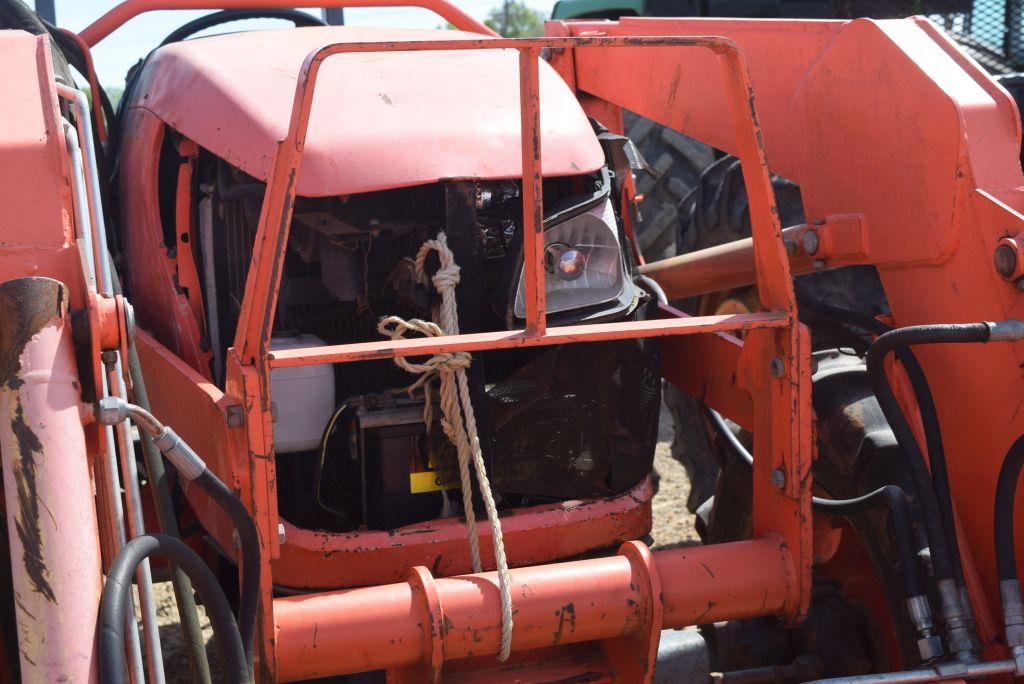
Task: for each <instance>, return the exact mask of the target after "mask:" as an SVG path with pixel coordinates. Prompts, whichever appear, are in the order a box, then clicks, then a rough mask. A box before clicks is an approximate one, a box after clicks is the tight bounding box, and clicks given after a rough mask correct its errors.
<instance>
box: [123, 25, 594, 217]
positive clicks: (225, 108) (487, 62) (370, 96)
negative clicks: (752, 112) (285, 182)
mask: <svg viewBox="0 0 1024 684" xmlns="http://www.w3.org/2000/svg"><path fill="white" fill-rule="evenodd" d="M480 38H481V36H480V35H479V34H475V33H465V32H458V31H441V30H436V31H433V30H432V31H427V30H419V29H399V28H370V27H362V26H331V27H309V28H303V29H301V30H295V31H288V30H265V31H248V32H242V33H234V34H225V35H220V36H211V37H206V38H203V39H202V40H195V41H183V42H181V43H175V44H172V45H167V46H165V47H163V48H160V49H159V50H157V51H156V52H154V53H153V54H152V56H150V58H149V60H148V61H147V64H146V69H145V70H144V72H143V74H142V75H141V77H140V80H139V82H138V84H137V87H136V88H135V89H134V90H133V93H134V95H133V99H132V101H131V103H130V104H129V106H134V107H137V108H143V109H145V110H147V111H149V112H152V113H154V114H156V116H157V117H159V118H160V119H162V120H163V121H165V122H166V123H167V124H168V125H170V126H171V127H172V128H173V129H174V130H176V131H177V132H178V133H180V134H182V135H184V136H185V137H187V138H189V139H190V140H193V141H195V142H196V143H197V144H198V145H199V146H200V147H202V148H204V149H206V150H209V151H210V152H212V153H214V154H216V155H217V156H218V157H221V158H222V159H224V160H226V161H227V162H229V163H231V164H232V165H234V166H236V167H238V168H240V169H241V170H242V171H245V172H246V173H248V174H249V175H251V176H253V177H255V178H258V179H260V180H266V179H267V178H268V177H269V176H270V174H271V164H272V162H273V159H274V151H275V149H276V145H277V142H278V141H279V140H281V139H282V138H284V137H285V135H286V134H287V132H288V128H287V126H288V122H289V115H290V113H291V106H292V101H293V95H294V90H295V76H296V74H298V73H299V71H300V68H301V67H302V62H303V59H305V57H306V56H307V55H308V54H309V53H310V52H312V51H314V50H317V49H320V48H322V47H323V46H325V45H329V44H332V43H338V42H370V41H396V42H397V41H423V40H467V41H468V40H480ZM538 66H539V69H538V74H537V75H538V79H539V80H538V86H539V90H540V97H541V99H542V100H543V103H544V106H543V112H542V116H541V120H540V126H541V130H542V134H543V138H544V140H545V152H544V158H543V166H544V174H545V176H548V177H550V176H566V175H577V174H581V173H588V172H590V171H594V170H596V169H598V168H600V167H601V165H602V164H604V155H603V153H602V151H601V147H600V145H599V144H598V141H597V137H596V136H595V135H594V131H593V128H592V127H591V126H590V123H589V122H588V121H587V118H586V116H585V115H584V113H583V112H582V111H580V107H579V104H578V103H577V102H576V98H575V97H573V94H572V91H571V90H570V89H569V88H568V86H567V85H566V84H565V82H563V81H562V79H560V78H559V77H558V75H557V74H556V73H555V72H554V71H553V70H552V69H551V67H549V66H548V65H547V63H541V64H539V65H538ZM518 68H519V67H518V60H517V56H516V55H515V53H513V52H507V51H487V50H475V51H469V52H457V51H449V52H436V53H430V52H421V53H416V54H413V53H402V52H385V53H381V54H379V55H346V56H343V57H341V56H339V57H337V58H334V59H332V60H330V61H329V62H328V63H327V64H326V65H324V67H323V70H322V71H321V72H320V74H319V77H318V82H317V88H316V103H315V105H314V107H313V109H312V111H311V112H310V115H309V132H308V135H306V137H305V140H304V150H305V154H304V157H303V163H302V173H301V174H300V176H299V179H298V189H297V192H298V194H299V195H301V196H306V197H313V196H316V197H320V196H334V195H349V194H355V193H362V192H372V191H377V190H385V189H390V188H396V187H405V186H411V185H419V184H423V183H434V182H437V181H439V180H443V179H450V178H474V179H481V180H488V179H489V180H498V179H506V178H516V177H519V176H520V175H521V173H522V167H521V162H522V160H521V151H520V148H521V145H520V142H519V141H520V130H519V129H520V116H519V97H518V92H517V91H516V89H515V88H514V87H501V88H498V87H496V84H499V83H500V84H508V86H514V84H515V83H516V81H517V80H518ZM424 73H428V74H430V79H424V78H423V77H422V74H424ZM439 83H443V84H444V87H443V88H438V86H437V84H439ZM182 84H188V85H187V88H188V92H189V93H191V94H192V97H190V98H187V99H182V98H181V92H182ZM481 93H486V94H487V96H486V97H481V96H480V95H481ZM195 102H203V103H204V106H203V107H196V106H194V103H195ZM355 103H358V106H354V104H355ZM126 104H128V103H126ZM411 120H412V121H413V122H414V123H412V125H410V123H411ZM381 149H387V150H389V153H388V154H386V155H381V153H380V151H381Z"/></svg>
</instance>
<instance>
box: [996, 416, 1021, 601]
mask: <svg viewBox="0 0 1024 684" xmlns="http://www.w3.org/2000/svg"><path fill="white" fill-rule="evenodd" d="M1022 468H1024V435H1021V436H1020V437H1018V438H1017V441H1015V442H1014V443H1013V444H1012V445H1011V446H1010V450H1009V451H1007V452H1006V458H1005V459H1003V465H1002V467H1001V468H1000V469H999V480H998V481H997V484H996V502H995V542H996V570H997V571H998V572H999V581H1000V582H1002V581H1004V580H1019V577H1018V576H1017V552H1016V549H1014V545H1013V514H1014V510H1015V509H1014V504H1015V503H1016V499H1017V484H1018V482H1019V481H1020V472H1021V469H1022Z"/></svg>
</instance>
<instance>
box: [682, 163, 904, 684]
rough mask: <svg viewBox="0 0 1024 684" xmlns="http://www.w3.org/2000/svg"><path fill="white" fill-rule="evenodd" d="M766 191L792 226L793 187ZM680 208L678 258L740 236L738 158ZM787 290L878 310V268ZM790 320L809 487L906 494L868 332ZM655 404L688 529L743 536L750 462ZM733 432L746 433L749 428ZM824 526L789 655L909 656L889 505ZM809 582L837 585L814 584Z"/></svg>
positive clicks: (704, 302)
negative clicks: (871, 371)
mask: <svg viewBox="0 0 1024 684" xmlns="http://www.w3.org/2000/svg"><path fill="white" fill-rule="evenodd" d="M772 186H773V189H774V191H775V199H776V203H777V205H778V209H779V218H780V221H781V223H782V225H783V226H789V225H797V224H800V223H803V221H804V215H803V204H802V201H801V198H800V189H799V187H798V186H796V185H795V184H794V183H792V182H790V181H788V180H786V179H783V178H778V177H773V178H772ZM680 212H681V215H682V220H681V224H680V228H679V233H678V236H677V242H676V245H677V249H678V251H679V252H680V253H683V252H690V251H694V250H698V249H704V248H707V247H712V246H715V245H718V244H722V243H725V242H730V241H733V240H738V239H741V238H745V237H748V236H749V235H750V210H749V205H748V202H747V195H746V190H745V187H744V183H743V177H742V169H741V166H740V162H739V160H737V159H735V158H734V157H725V158H722V159H720V160H718V161H716V162H715V163H714V164H712V165H711V166H709V167H708V168H707V169H706V170H705V172H704V173H703V174H702V175H701V177H700V180H699V182H698V183H697V185H696V186H695V187H694V189H693V190H692V191H691V192H690V194H689V195H688V196H687V197H686V198H685V200H684V201H683V202H682V204H681V206H680ZM794 288H795V290H796V293H797V297H798V299H804V298H809V299H814V300H817V301H820V302H824V303H827V304H831V305H833V306H837V307H842V308H845V309H851V310H856V311H859V312H863V313H867V314H871V315H877V314H879V313H883V312H885V311H888V304H887V302H886V299H885V294H884V291H883V289H882V286H881V283H880V281H879V279H878V275H877V273H876V272H875V270H874V269H873V268H870V267H854V268H843V269H836V270H832V271H825V272H821V273H813V274H809V275H805V276H801V277H798V278H796V279H795V282H794ZM676 304H677V305H678V306H679V307H680V308H682V309H684V310H686V311H688V312H690V313H693V314H715V313H719V314H721V313H742V312H749V311H755V310H757V308H758V306H759V304H758V301H757V292H756V288H743V289H739V290H733V291H729V292H721V293H713V294H709V295H706V296H703V297H697V298H691V299H689V300H686V301H683V302H677V303H676ZM800 318H801V321H803V322H804V323H805V324H807V325H808V327H809V329H810V331H811V340H812V349H813V350H814V352H815V362H816V364H817V370H816V372H815V375H814V408H815V412H816V415H817V418H818V428H817V438H818V449H819V456H818V459H817V460H816V461H815V463H814V478H815V479H814V482H815V494H816V495H818V496H824V497H828V498H850V497H853V496H859V495H861V494H864V493H866V492H868V491H872V490H874V489H877V488H878V487H880V486H882V485H885V484H898V485H900V486H902V487H904V489H905V490H906V491H912V490H911V489H909V487H910V483H909V482H904V481H903V479H904V477H905V476H904V475H903V473H901V472H900V471H899V468H898V467H897V464H899V463H901V462H902V461H901V459H900V458H899V457H898V455H897V454H894V453H893V450H894V449H896V448H897V447H896V443H895V439H894V438H893V437H892V432H891V430H889V427H888V425H887V424H886V422H885V418H884V416H882V414H881V410H880V409H879V408H878V404H877V401H876V400H875V398H874V396H873V394H872V391H871V385H870V382H869V379H868V377H867V372H866V367H865V365H864V361H863V358H862V355H863V352H864V351H865V350H866V348H867V345H868V344H869V341H870V340H869V338H868V337H867V336H866V335H865V334H864V333H863V331H860V330H857V329H853V328H849V327H846V326H844V325H841V324H838V323H835V322H833V321H830V320H826V319H822V318H820V317H817V316H815V315H813V314H811V313H810V312H805V311H801V314H800ZM858 352H859V353H860V355H858ZM665 402H666V405H667V407H668V408H669V410H670V412H671V413H672V416H673V421H674V423H675V426H676V436H675V439H674V441H673V445H672V453H673V456H674V457H675V458H676V459H677V460H679V461H680V462H681V463H682V464H683V466H684V467H685V468H686V470H687V473H688V474H689V475H690V477H691V497H690V500H689V501H688V502H687V507H688V508H689V509H690V510H691V511H699V515H698V517H699V518H700V521H699V523H700V524H698V526H697V527H698V530H700V531H702V536H703V537H704V541H705V542H707V543H719V542H725V541H733V540H737V539H744V538H748V537H749V535H750V504H751V500H752V495H751V481H750V469H749V467H747V466H746V464H744V463H742V462H741V461H740V460H739V459H738V458H737V457H736V456H735V454H733V453H732V451H731V449H729V448H728V447H727V446H726V445H725V444H724V442H722V440H720V439H719V438H718V437H717V435H716V434H715V433H714V431H713V430H712V428H711V427H710V425H709V424H708V422H707V420H706V418H705V415H704V412H703V409H702V408H701V407H700V406H699V405H698V403H697V402H696V401H695V400H693V399H692V398H690V397H688V396H686V395H684V394H683V393H682V392H680V391H679V390H677V389H676V388H675V387H673V386H669V387H667V388H666V391H665ZM741 439H749V435H743V436H741ZM747 443H748V445H749V441H748V442H747ZM755 457H756V456H755ZM832 522H833V523H834V525H835V528H836V530H839V532H838V533H837V537H838V538H839V539H840V542H839V543H838V545H837V547H836V548H835V549H833V555H832V556H831V558H830V559H825V558H822V559H819V560H820V561H821V564H820V565H819V566H817V567H816V583H815V586H816V590H815V599H814V601H813V602H812V610H811V615H810V617H809V619H808V622H807V625H806V626H805V627H803V628H800V629H797V630H793V631H792V633H791V636H790V638H791V639H792V642H793V649H794V655H799V654H801V653H815V654H817V655H819V656H821V658H822V660H823V661H824V662H825V663H826V671H825V672H824V673H823V674H824V675H825V676H832V675H838V674H850V673H856V672H866V671H869V670H872V669H878V668H880V667H884V666H886V665H887V664H892V663H900V662H903V663H910V662H914V659H915V657H916V654H915V652H914V648H913V647H914V643H915V638H914V637H915V634H914V630H913V626H912V625H911V624H910V621H909V619H908V618H907V617H906V615H905V611H904V610H903V609H902V601H901V600H900V599H901V593H900V590H901V585H900V574H899V570H900V568H899V554H898V552H897V549H896V548H895V545H894V544H893V543H892V541H891V540H892V536H893V535H892V534H891V532H890V527H889V516H888V512H887V511H884V510H876V511H871V512H868V513H864V514H861V515H858V516H854V517H852V518H851V519H849V520H848V521H847V520H845V519H834V520H833V521H832ZM829 561H830V562H829ZM851 567H857V568H864V569H866V570H868V572H862V573H859V575H860V577H858V578H857V580H856V581H854V580H851V579H850V577H849V571H850V568H851ZM864 577H867V578H868V579H864ZM819 585H820V586H821V587H837V588H833V589H829V590H827V591H826V590H824V589H823V590H820V591H819V589H818V587H819ZM816 632H822V633H826V632H827V633H832V634H833V636H837V635H838V636H837V638H830V639H824V640H823V639H819V638H816V637H815V634H816Z"/></svg>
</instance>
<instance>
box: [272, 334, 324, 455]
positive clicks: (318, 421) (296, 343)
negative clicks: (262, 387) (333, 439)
mask: <svg viewBox="0 0 1024 684" xmlns="http://www.w3.org/2000/svg"><path fill="white" fill-rule="evenodd" d="M323 346H326V342H324V341H323V340H321V339H320V338H319V337H316V336H315V335H293V336H288V337H285V336H281V337H277V336H274V337H271V338H270V350H271V351H280V350H282V349H299V348H308V347H323ZM270 400H271V401H272V402H274V408H275V409H276V416H277V419H276V420H275V421H274V452H275V453H278V454H288V453H293V452H296V451H311V450H313V449H318V448H319V447H320V437H321V435H323V431H324V427H326V426H327V421H328V420H330V418H331V414H332V413H333V412H334V408H335V404H334V369H333V368H332V367H331V364H319V365H316V366H295V367H292V368H275V369H273V370H272V371H270Z"/></svg>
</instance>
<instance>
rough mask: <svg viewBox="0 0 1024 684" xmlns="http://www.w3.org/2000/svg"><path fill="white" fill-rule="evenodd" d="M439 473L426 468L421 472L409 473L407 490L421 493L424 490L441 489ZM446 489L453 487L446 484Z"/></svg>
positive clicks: (433, 490)
mask: <svg viewBox="0 0 1024 684" xmlns="http://www.w3.org/2000/svg"><path fill="white" fill-rule="evenodd" d="M442 488H443V487H442V485H441V475H440V473H438V472H436V471H433V470H427V471H425V472H421V473H409V492H410V493H412V494H422V493H424V492H439V491H441V489H442ZM447 489H454V487H453V486H452V485H448V487H447Z"/></svg>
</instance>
